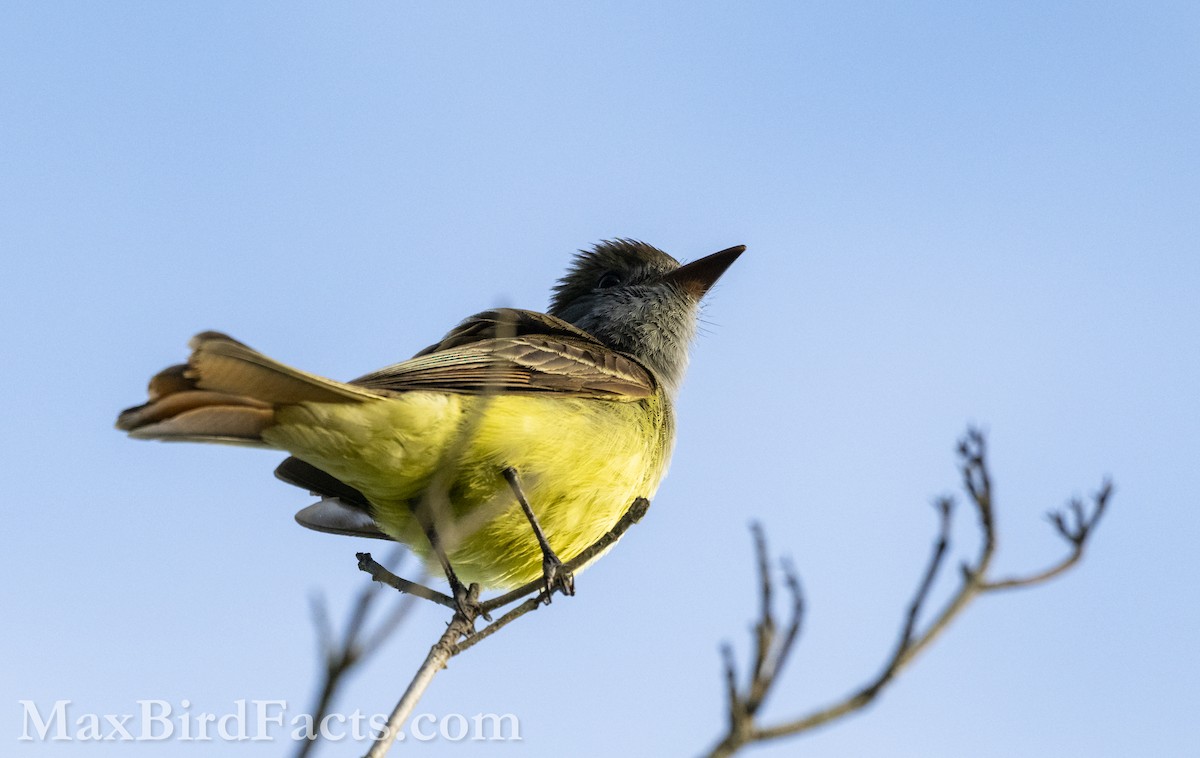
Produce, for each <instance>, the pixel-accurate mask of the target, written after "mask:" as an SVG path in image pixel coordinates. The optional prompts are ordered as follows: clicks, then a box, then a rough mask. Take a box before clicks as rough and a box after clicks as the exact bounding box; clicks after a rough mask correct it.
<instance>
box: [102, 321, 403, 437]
mask: <svg viewBox="0 0 1200 758" xmlns="http://www.w3.org/2000/svg"><path fill="white" fill-rule="evenodd" d="M190 346H191V348H192V354H191V356H190V357H189V358H188V362H187V363H185V364H181V365H178V366H171V367H170V368H168V369H164V370H163V371H161V372H159V373H158V374H157V375H155V376H154V377H153V378H152V379H151V380H150V387H149V394H150V401H149V402H147V403H146V404H144V405H139V406H137V407H135V408H129V409H128V410H125V411H122V412H121V415H120V416H118V417H117V428H118V429H122V430H124V431H127V432H129V436H131V437H138V438H141V439H159V440H178V441H190V442H223V443H227V444H235V445H236V444H241V445H264V444H265V443H264V442H263V440H262V432H263V430H264V429H266V428H267V427H269V426H271V424H272V423H274V418H275V411H276V410H277V409H278V408H280V407H282V406H286V405H294V404H296V403H304V402H315V403H355V402H363V401H366V400H373V399H377V398H378V397H379V395H378V394H376V393H374V392H371V391H370V390H367V389H364V388H362V387H356V386H354V385H351V384H343V383H342V382H335V381H333V380H332V379H325V378H322V377H319V376H316V375H314V374H308V373H305V372H303V371H298V370H296V369H294V368H291V367H290V366H285V365H284V364H282V363H279V362H278V361H275V360H272V359H270V358H268V357H267V356H265V355H263V354H262V353H260V352H258V351H257V350H254V349H252V348H249V347H247V346H246V345H243V344H242V343H240V342H238V341H237V340H235V339H233V338H231V337H227V336H226V335H224V334H221V333H219V332H202V333H200V334H197V335H196V336H195V337H193V338H192V341H191V343H190Z"/></svg>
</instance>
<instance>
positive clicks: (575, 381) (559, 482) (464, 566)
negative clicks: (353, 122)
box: [117, 239, 745, 592]
mask: <svg viewBox="0 0 1200 758" xmlns="http://www.w3.org/2000/svg"><path fill="white" fill-rule="evenodd" d="M744 249H745V248H744V247H743V246H738V247H732V248H729V249H728V250H723V251H721V252H719V253H715V254H713V255H709V256H707V257H705V258H701V259H700V260H697V261H694V262H692V263H689V264H687V265H685V266H681V265H680V264H679V262H678V261H676V260H675V259H674V258H672V257H671V256H669V255H667V254H666V253H664V252H662V251H661V250H658V249H656V248H654V247H651V246H650V245H647V244H644V243H642V242H636V241H633V240H624V239H622V240H613V241H606V242H603V243H600V244H599V245H597V246H595V247H594V248H593V249H592V250H589V251H585V252H581V253H580V254H579V255H578V256H577V257H576V258H575V260H574V262H573V263H572V264H571V267H570V269H569V270H568V271H567V273H566V275H565V276H563V278H562V279H561V280H560V281H559V283H558V285H557V286H556V287H555V288H554V293H553V297H552V300H551V303H550V309H549V313H538V312H535V311H526V310H516V309H507V308H502V309H496V310H490V311H484V312H482V313H479V314H476V315H474V316H471V317H470V318H467V319H466V320H465V321H463V322H462V323H461V324H459V325H458V326H457V327H456V328H454V329H453V330H452V331H451V332H450V333H449V334H447V335H446V336H445V337H444V338H442V340H441V341H440V342H438V343H437V344H435V345H432V346H430V347H428V348H426V349H425V350H422V351H421V352H420V353H417V355H416V356H415V357H413V358H412V359H410V360H407V361H404V362H403V363H397V364H395V365H393V366H389V367H387V368H384V369H381V370H379V371H376V372H374V373H371V374H367V375H366V376H363V377H361V378H359V379H355V380H354V381H352V382H348V383H344V382H338V381H334V380H331V379H325V378H322V377H319V376H315V375H312V374H308V373H305V372H302V371H298V370H296V369H293V368H290V367H288V366H285V365H284V364H282V363H279V362H277V361H275V360H272V359H271V358H268V357H266V356H265V355H263V354H262V353H259V352H257V351H255V350H253V349H251V348H249V347H247V346H246V345H244V344H242V343H240V342H237V341H236V340H233V339H232V338H230V337H227V336H225V335H223V334H219V333H216V332H204V333H201V334H198V335H196V336H195V337H194V338H193V339H192V341H191V348H192V353H191V356H190V357H189V358H188V362H187V363H186V364H183V365H179V366H173V367H171V368H168V369H166V370H164V371H162V372H160V373H159V374H158V375H156V376H155V377H154V378H152V379H151V380H150V386H149V396H150V399H149V402H147V403H145V404H144V405H140V406H137V407H134V408H130V409H128V410H126V411H124V412H122V413H121V414H120V416H119V418H118V420H117V427H118V428H119V429H122V430H125V431H127V432H129V435H130V436H131V437H137V438H141V439H159V440H182V441H192V442H217V443H226V444H241V445H254V446H262V447H268V448H274V449H278V450H283V451H286V452H288V453H290V454H291V456H292V457H290V458H288V459H286V460H285V461H284V462H283V463H282V464H281V465H280V466H279V468H278V469H277V470H276V475H277V476H278V477H279V478H281V479H283V480H284V481H286V482H289V483H292V484H295V485H298V486H300V487H304V488H306V489H308V490H311V491H312V492H314V493H315V494H318V495H321V496H323V498H324V499H322V500H321V501H320V502H319V503H317V504H315V505H313V506H310V507H309V508H306V509H304V510H302V511H301V512H300V513H299V514H297V516H296V518H297V520H298V521H299V522H300V523H301V524H303V525H304V526H307V527H310V528H313V529H317V530H321V531H328V532H335V533H340V534H352V535H361V536H368V537H384V538H390V539H393V540H397V541H399V542H402V543H404V544H405V545H407V546H409V547H410V548H412V549H413V550H414V551H415V552H416V553H417V554H419V555H420V556H422V558H423V559H424V560H425V561H426V563H427V564H429V565H430V566H431V568H434V569H436V568H440V569H441V570H442V572H443V573H445V574H446V576H447V579H448V580H449V581H450V582H451V586H452V587H453V588H455V590H456V592H457V591H458V589H459V588H461V587H462V585H463V584H465V583H471V582H478V583H480V584H481V585H482V586H483V587H485V588H497V589H508V588H513V587H517V586H520V585H522V584H524V583H526V582H529V581H534V580H536V579H538V578H539V577H543V576H544V578H545V580H546V582H547V584H548V585H550V588H551V589H553V587H554V585H556V584H557V585H558V587H559V588H560V589H563V590H564V591H567V592H570V591H571V587H570V576H569V575H565V576H564V575H563V574H557V575H556V562H559V561H566V560H570V559H571V558H573V557H574V556H576V555H578V554H579V553H580V552H582V551H583V550H584V549H585V548H587V547H588V546H590V545H591V544H592V543H593V542H595V541H596V540H597V539H599V538H600V537H601V536H602V535H604V534H605V533H606V532H608V531H609V530H610V529H612V527H613V526H614V525H615V524H616V522H617V521H618V520H619V519H620V517H621V515H622V514H623V513H624V512H625V510H626V509H627V508H628V507H629V506H630V504H631V503H632V502H633V501H634V500H635V499H636V498H638V497H645V498H651V497H652V496H653V495H654V493H655V491H656V490H657V489H658V485H659V482H660V481H661V480H662V478H663V475H664V474H665V473H666V469H667V463H668V460H669V458H670V454H671V448H672V445H673V440H674V428H675V422H674V414H673V410H672V406H673V403H674V400H675V396H676V393H677V392H678V390H679V385H680V382H681V381H682V379H683V374H684V370H685V368H686V366H687V359H688V347H689V343H690V341H691V339H692V337H693V335H694V334H695V331H696V324H697V320H698V315H699V306H700V299H701V297H703V296H704V294H705V293H706V292H707V291H708V289H709V288H710V287H711V286H712V285H713V283H714V282H715V281H716V280H717V278H718V277H720V276H721V274H722V273H724V271H725V270H726V269H727V268H728V267H729V266H730V264H732V263H733V261H734V260H736V259H737V257H738V256H739V255H740V254H741V253H742V251H743V250H744ZM557 566H558V567H561V563H560V562H559V563H557Z"/></svg>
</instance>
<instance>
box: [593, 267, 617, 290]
mask: <svg viewBox="0 0 1200 758" xmlns="http://www.w3.org/2000/svg"><path fill="white" fill-rule="evenodd" d="M620 283H621V275H620V274H618V273H617V272H616V271H609V272H608V273H606V274H605V275H604V276H602V277H600V281H599V282H597V283H596V286H597V287H599V288H600V289H608V288H609V287H616V286H617V285H618V284H620Z"/></svg>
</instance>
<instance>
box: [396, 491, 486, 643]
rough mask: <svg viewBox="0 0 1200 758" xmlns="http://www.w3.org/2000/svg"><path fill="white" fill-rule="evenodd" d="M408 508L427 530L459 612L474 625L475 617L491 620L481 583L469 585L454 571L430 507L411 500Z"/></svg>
mask: <svg viewBox="0 0 1200 758" xmlns="http://www.w3.org/2000/svg"><path fill="white" fill-rule="evenodd" d="M408 509H409V510H410V511H412V515H413V516H414V517H415V518H416V519H417V523H419V524H420V525H421V529H423V530H424V531H425V538H426V539H428V540H429V546H430V547H431V548H433V554H434V555H436V556H437V559H438V563H440V564H442V573H444V574H445V575H446V581H447V582H449V583H450V594H451V595H453V596H454V604H455V605H456V606H457V607H458V612H459V614H460V615H462V617H463V618H465V619H466V620H467V621H468V623H470V624H471V625H472V626H474V623H475V619H476V618H478V617H479V616H481V615H482V616H483V617H484V618H485V619H487V620H488V621H491V619H490V618H489V617H488V615H487V614H486V613H483V611H482V610H481V608H480V606H479V585H478V584H472V585H471V586H470V587H467V586H466V585H464V584H463V583H462V581H461V580H460V579H459V578H458V574H455V573H454V567H453V566H451V565H450V558H449V557H448V556H447V555H446V549H445V548H444V547H443V546H442V539H441V537H439V536H438V533H437V528H436V527H435V526H434V525H433V519H432V518H430V517H429V513H428V509H427V508H425V507H424V504H423V503H420V502H414V501H409V503H408Z"/></svg>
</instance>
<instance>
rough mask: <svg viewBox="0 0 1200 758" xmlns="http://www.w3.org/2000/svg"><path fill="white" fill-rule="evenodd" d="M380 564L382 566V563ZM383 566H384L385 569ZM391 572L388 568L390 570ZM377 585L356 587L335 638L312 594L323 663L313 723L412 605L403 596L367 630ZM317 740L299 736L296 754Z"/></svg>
mask: <svg viewBox="0 0 1200 758" xmlns="http://www.w3.org/2000/svg"><path fill="white" fill-rule="evenodd" d="M402 556H403V551H402V550H401V549H396V550H394V551H393V552H392V554H391V555H390V556H389V558H388V563H393V564H394V563H396V562H397V561H398V560H400V558H401V557H402ZM381 568H382V567H381ZM384 570H386V569H384ZM389 573H390V572H389ZM379 589H380V588H379V586H378V585H375V584H369V585H366V586H365V587H364V588H363V589H362V590H360V591H359V593H358V596H357V598H355V601H354V603H353V604H352V605H351V610H350V615H349V617H348V619H347V622H346V627H345V631H344V632H343V634H342V637H341V638H340V639H335V635H334V631H333V624H332V623H331V621H330V618H329V609H328V607H327V605H326V603H325V598H324V596H322V595H319V594H317V595H314V596H313V597H312V601H311V602H312V615H313V625H314V627H315V628H316V633H317V644H318V648H319V651H320V660H321V663H322V677H321V684H320V687H319V688H318V692H317V696H316V699H315V703H314V705H313V707H312V708H311V709H310V710H309V713H310V714H311V716H312V720H313V721H312V723H314V724H319V723H322V721H323V720H324V718H325V716H326V715H327V714H328V713H329V709H330V706H331V705H332V703H333V698H334V696H335V695H336V693H337V691H338V689H339V688H340V687H341V685H342V684H343V683H344V681H345V679H346V676H347V675H348V674H349V673H350V671H351V670H352V669H354V668H355V667H357V666H358V665H360V664H362V663H363V662H364V661H365V660H366V659H367V658H369V657H370V656H371V655H373V654H374V653H375V652H376V651H377V650H378V649H379V648H380V647H381V646H382V645H383V643H384V642H385V641H386V640H387V638H388V637H389V636H390V635H391V634H392V633H393V632H394V631H395V630H396V628H397V627H398V626H399V625H400V624H401V623H403V620H404V619H405V618H406V617H407V614H408V612H409V611H410V610H411V609H412V606H413V602H412V601H413V600H414V598H413V597H411V596H409V597H404V598H402V599H401V600H400V602H398V603H396V604H395V605H394V606H393V608H392V609H391V611H390V612H389V613H388V615H387V616H386V617H385V618H384V620H383V621H382V622H381V623H380V624H378V625H377V627H376V629H375V630H374V631H372V632H368V631H367V628H366V627H367V620H368V618H369V616H370V611H371V608H372V606H373V605H374V604H375V603H376V601H377V600H378V599H379V597H380V592H379ZM316 744H317V735H316V734H314V735H313V736H312V739H305V740H300V741H298V743H297V747H296V753H295V758H306V756H308V755H310V754H311V752H312V750H313V749H314V748H315V746H316Z"/></svg>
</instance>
